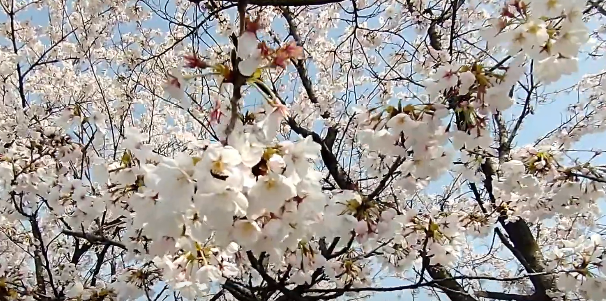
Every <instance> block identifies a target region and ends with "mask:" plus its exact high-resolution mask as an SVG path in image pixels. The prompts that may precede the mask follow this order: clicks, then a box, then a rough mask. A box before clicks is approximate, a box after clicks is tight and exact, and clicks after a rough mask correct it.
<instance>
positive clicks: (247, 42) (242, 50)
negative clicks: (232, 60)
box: [237, 31, 259, 74]
mask: <svg viewBox="0 0 606 301" xmlns="http://www.w3.org/2000/svg"><path fill="white" fill-rule="evenodd" d="M258 45H259V41H258V40H257V37H256V36H255V34H254V33H252V32H248V31H247V32H245V33H243V34H242V36H240V38H239V39H238V52H237V55H238V57H239V58H241V59H245V58H247V57H249V56H251V55H252V53H253V52H254V51H255V50H256V49H257V46H258ZM251 74H252V73H251Z"/></svg>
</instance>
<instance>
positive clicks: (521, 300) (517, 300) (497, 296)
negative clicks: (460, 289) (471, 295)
mask: <svg viewBox="0 0 606 301" xmlns="http://www.w3.org/2000/svg"><path fill="white" fill-rule="evenodd" d="M476 296H478V297H482V298H488V299H493V300H514V301H534V300H538V299H536V297H535V296H529V295H518V294H507V293H499V292H484V291H482V292H476Z"/></svg>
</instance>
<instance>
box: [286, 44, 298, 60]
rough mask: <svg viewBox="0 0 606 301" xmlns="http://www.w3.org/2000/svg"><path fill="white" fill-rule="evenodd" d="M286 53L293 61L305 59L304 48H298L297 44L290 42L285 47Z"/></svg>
mask: <svg viewBox="0 0 606 301" xmlns="http://www.w3.org/2000/svg"><path fill="white" fill-rule="evenodd" d="M283 49H284V51H285V52H286V53H287V54H288V56H290V58H293V59H302V58H303V47H301V46H297V43H295V42H290V43H288V44H287V45H286V46H284V47H283Z"/></svg>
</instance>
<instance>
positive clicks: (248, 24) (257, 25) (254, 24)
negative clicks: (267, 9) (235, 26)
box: [244, 16, 263, 33]
mask: <svg viewBox="0 0 606 301" xmlns="http://www.w3.org/2000/svg"><path fill="white" fill-rule="evenodd" d="M244 24H245V25H244V27H245V30H246V31H248V32H252V33H256V32H257V31H258V30H259V29H261V28H263V26H262V25H261V18H259V16H257V18H256V19H255V20H254V21H251V20H250V18H248V17H246V20H245V21H244Z"/></svg>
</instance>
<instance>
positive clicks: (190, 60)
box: [183, 55, 208, 69]
mask: <svg viewBox="0 0 606 301" xmlns="http://www.w3.org/2000/svg"><path fill="white" fill-rule="evenodd" d="M183 59H185V67H188V68H200V69H206V68H208V64H207V63H206V62H205V61H203V60H201V59H200V58H198V57H197V56H195V55H186V56H184V57H183Z"/></svg>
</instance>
